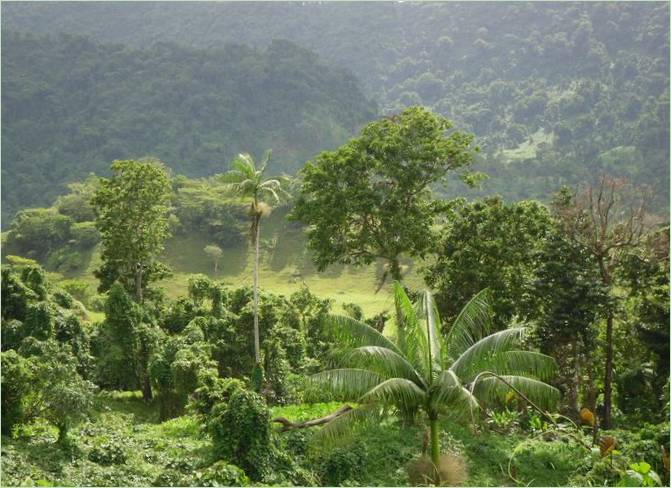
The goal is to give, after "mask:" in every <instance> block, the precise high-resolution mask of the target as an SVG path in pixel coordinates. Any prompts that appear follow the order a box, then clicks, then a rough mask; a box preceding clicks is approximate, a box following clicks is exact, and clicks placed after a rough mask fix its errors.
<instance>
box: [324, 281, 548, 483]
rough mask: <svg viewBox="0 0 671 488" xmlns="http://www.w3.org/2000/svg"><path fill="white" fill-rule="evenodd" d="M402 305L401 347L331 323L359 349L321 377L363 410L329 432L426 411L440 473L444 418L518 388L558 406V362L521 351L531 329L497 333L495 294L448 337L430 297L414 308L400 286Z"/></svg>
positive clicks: (481, 296)
mask: <svg viewBox="0 0 671 488" xmlns="http://www.w3.org/2000/svg"><path fill="white" fill-rule="evenodd" d="M395 302H396V308H397V310H400V311H401V313H402V314H403V318H404V320H403V321H401V322H400V328H399V330H398V332H397V337H396V340H395V341H392V340H391V339H389V338H387V337H385V336H383V335H382V334H381V333H379V332H378V331H376V330H375V329H373V328H372V327H370V326H369V325H367V324H365V323H363V322H360V321H357V320H354V319H352V318H351V317H345V316H331V317H330V318H329V320H328V324H329V326H330V328H331V329H332V330H333V332H334V333H335V334H336V335H337V336H338V337H339V338H340V339H341V340H342V341H344V343H345V344H346V345H347V346H349V347H351V348H352V349H351V350H349V351H348V353H347V354H346V356H345V359H344V361H345V362H346V363H347V364H346V365H347V366H348V367H347V368H343V369H334V370H330V371H324V372H322V373H318V374H317V375H314V376H313V379H314V380H315V381H317V382H319V383H320V384H324V385H328V386H330V387H331V389H332V390H334V391H335V392H337V393H339V394H341V395H342V396H343V397H344V398H345V399H348V400H356V401H357V402H358V403H359V404H360V405H359V407H357V408H355V409H353V410H350V411H348V412H347V413H345V414H343V415H341V416H339V417H338V418H336V419H335V420H334V421H332V422H330V423H329V424H327V426H326V427H325V428H324V431H323V433H324V434H327V435H331V436H336V435H338V434H340V433H342V432H344V431H345V430H346V429H347V428H349V426H351V424H352V423H356V422H360V421H362V420H364V419H366V418H369V416H371V415H380V414H381V413H384V412H389V411H390V410H391V411H394V412H396V413H401V414H404V413H407V412H417V413H422V414H423V415H424V417H425V421H427V422H428V425H429V431H430V445H431V460H432V462H433V464H434V467H435V466H438V462H439V457H440V446H439V443H438V419H439V417H441V416H445V415H447V416H453V417H454V416H459V417H461V416H464V415H468V414H469V413H470V414H471V415H473V413H474V412H475V411H476V410H478V409H479V408H481V404H482V402H487V401H491V400H493V399H495V398H504V397H505V396H506V394H508V393H509V392H510V391H511V390H512V391H514V392H515V393H517V394H520V395H522V396H524V398H525V399H526V400H528V401H529V402H531V403H532V405H533V406H534V407H536V408H538V409H541V408H551V407H552V406H553V405H555V404H556V403H557V401H558V400H559V391H558V390H557V389H555V388H553V387H552V386H550V385H548V384H546V383H544V382H543V380H545V379H547V378H548V377H549V376H550V375H551V374H552V373H553V370H554V361H553V359H552V358H551V357H549V356H546V355H544V354H540V353H537V352H532V351H525V350H523V349H521V345H522V344H521V342H522V339H523V338H524V335H525V329H524V328H523V327H511V328H509V329H506V330H502V331H499V332H495V333H492V334H490V333H489V332H490V326H491V307H490V297H489V291H488V290H483V291H481V292H480V293H478V294H477V295H475V296H474V297H473V298H472V299H471V300H470V302H469V303H468V304H466V306H465V307H464V308H463V310H462V311H461V313H460V314H459V316H458V317H457V319H456V320H455V321H454V323H453V324H452V326H451V327H450V328H449V330H448V331H447V333H446V334H445V335H444V336H443V335H441V333H440V330H441V327H440V319H439V317H438V313H437V310H436V306H435V303H434V301H433V297H432V295H431V293H430V292H428V291H427V292H424V294H423V298H422V300H421V301H420V303H418V304H417V305H416V306H413V305H412V304H411V303H410V300H409V299H408V297H407V295H406V294H405V292H404V291H403V288H402V287H401V286H400V285H399V284H398V283H396V284H395ZM539 405H540V406H539ZM434 476H437V471H434ZM436 481H437V482H438V481H439V480H436Z"/></svg>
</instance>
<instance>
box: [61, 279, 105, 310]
mask: <svg viewBox="0 0 671 488" xmlns="http://www.w3.org/2000/svg"><path fill="white" fill-rule="evenodd" d="M60 287H61V288H63V290H65V291H67V292H68V293H69V294H70V295H71V296H72V297H73V298H75V299H76V300H79V301H80V302H82V303H83V304H84V305H86V306H87V307H89V306H90V304H89V300H90V299H91V288H90V287H89V285H88V283H86V282H85V281H81V280H67V281H63V282H61V283H60ZM103 307H104V304H103V305H102V306H101V308H100V310H102V309H103Z"/></svg>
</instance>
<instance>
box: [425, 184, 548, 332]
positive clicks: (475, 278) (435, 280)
mask: <svg viewBox="0 0 671 488" xmlns="http://www.w3.org/2000/svg"><path fill="white" fill-rule="evenodd" d="M445 219H446V224H445V227H444V228H443V230H442V231H441V237H440V243H439V244H438V248H437V251H436V259H435V261H434V262H433V263H432V264H431V265H430V266H428V267H427V269H426V272H425V275H424V277H425V279H426V281H427V283H428V284H429V285H431V286H432V287H433V288H435V289H436V290H437V293H436V302H437V304H438V308H439V310H440V313H441V315H442V316H443V318H444V319H445V320H446V321H448V322H449V321H452V320H454V319H455V318H456V317H457V315H458V314H459V312H460V311H461V309H462V308H463V306H464V305H465V304H466V302H467V301H468V300H469V299H470V297H471V296H473V295H474V294H475V293H477V292H478V291H480V290H481V289H483V288H489V289H490V290H491V297H492V308H493V310H494V324H495V328H496V329H501V328H503V327H504V326H505V325H506V324H508V323H509V322H510V320H511V319H512V317H513V316H515V315H517V316H524V312H525V310H524V309H523V307H522V304H523V298H524V295H525V293H526V292H527V287H528V284H529V282H530V281H531V279H532V278H531V275H532V271H533V270H534V263H532V262H531V261H530V260H529V254H530V253H533V252H534V249H535V248H536V247H537V246H538V244H539V242H541V241H542V239H543V238H544V236H545V235H546V233H547V232H548V231H549V229H550V227H551V222H550V215H549V212H548V211H547V209H546V208H545V207H544V206H543V205H541V204H539V203H538V202H531V201H526V202H519V203H509V204H506V203H504V202H503V200H502V199H501V198H499V197H490V198H487V199H484V200H482V201H475V202H472V203H468V202H466V201H464V200H457V201H454V202H451V204H450V205H449V206H448V209H447V210H446V214H445Z"/></svg>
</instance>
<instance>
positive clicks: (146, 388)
mask: <svg viewBox="0 0 671 488" xmlns="http://www.w3.org/2000/svg"><path fill="white" fill-rule="evenodd" d="M153 397H154V396H153V395H152V393H151V383H150V382H149V375H147V374H145V375H144V379H143V380H142V399H143V400H144V401H145V402H148V401H151V399H152V398H153Z"/></svg>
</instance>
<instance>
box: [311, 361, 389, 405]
mask: <svg viewBox="0 0 671 488" xmlns="http://www.w3.org/2000/svg"><path fill="white" fill-rule="evenodd" d="M310 381H311V382H313V383H317V384H319V385H323V386H326V387H328V388H329V390H330V391H332V392H333V393H335V394H336V395H339V396H341V397H342V398H343V399H344V400H352V401H353V400H357V399H358V398H360V397H361V395H363V394H364V393H366V392H367V391H369V390H370V389H371V388H373V387H375V386H376V385H379V384H380V383H381V382H382V381H384V378H383V377H382V376H381V375H379V374H377V373H375V372H373V371H368V370H366V369H356V368H342V369H332V370H329V371H322V372H321V373H317V374H314V375H312V376H310Z"/></svg>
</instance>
